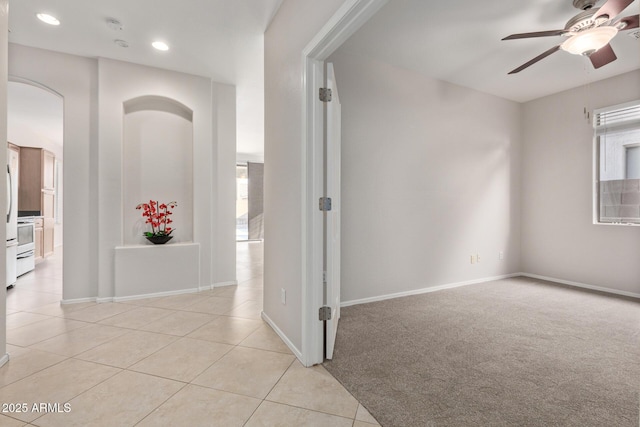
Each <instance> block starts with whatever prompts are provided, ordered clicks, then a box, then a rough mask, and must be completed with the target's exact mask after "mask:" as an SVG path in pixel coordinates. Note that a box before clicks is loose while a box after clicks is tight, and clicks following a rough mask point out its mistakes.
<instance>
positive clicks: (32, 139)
mask: <svg viewBox="0 0 640 427" xmlns="http://www.w3.org/2000/svg"><path fill="white" fill-rule="evenodd" d="M7 89H8V91H7V92H8V93H7V137H8V138H7V139H8V143H9V146H8V150H9V151H10V152H12V153H13V154H14V156H17V162H16V166H15V171H14V177H15V178H14V179H15V181H17V186H16V187H17V189H16V190H17V191H15V194H14V195H13V200H12V203H14V204H15V206H17V209H16V215H17V221H16V222H17V224H16V225H15V226H16V228H17V231H18V233H17V255H16V259H15V260H13V262H15V265H16V277H15V279H13V280H14V281H13V283H12V284H13V287H12V288H11V289H8V290H7V329H9V330H10V329H11V328H13V327H22V326H24V325H23V324H22V323H23V322H24V321H25V319H27V318H32V317H33V316H26V315H25V312H27V311H29V312H31V311H34V310H37V309H41V308H43V307H45V306H47V305H50V304H55V305H59V303H60V301H61V300H62V289H63V274H62V260H63V241H62V233H63V201H62V200H63V197H62V196H63V179H62V176H63V175H62V169H63V163H64V158H63V127H64V122H63V111H64V107H63V103H64V101H63V98H62V96H60V95H59V94H57V93H56V92H54V91H52V90H50V89H49V88H47V87H44V86H42V85H39V84H38V83H35V82H32V81H29V80H24V79H20V78H15V77H10V81H9V82H8V85H7ZM7 226H8V227H9V224H8V225H7ZM11 226H12V227H13V225H11ZM8 231H9V230H8ZM9 262H12V260H9V259H7V263H9ZM9 282H10V280H9V278H7V284H10V283H9Z"/></svg>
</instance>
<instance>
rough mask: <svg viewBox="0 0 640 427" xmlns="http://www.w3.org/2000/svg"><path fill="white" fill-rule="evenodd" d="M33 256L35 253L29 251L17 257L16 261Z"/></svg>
mask: <svg viewBox="0 0 640 427" xmlns="http://www.w3.org/2000/svg"><path fill="white" fill-rule="evenodd" d="M34 255H35V252H34V251H33V250H30V251H28V252H25V253H23V254H20V255H18V257H17V258H16V259H25V258H31V257H32V256H34Z"/></svg>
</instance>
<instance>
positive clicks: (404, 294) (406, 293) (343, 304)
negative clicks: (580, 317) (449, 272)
mask: <svg viewBox="0 0 640 427" xmlns="http://www.w3.org/2000/svg"><path fill="white" fill-rule="evenodd" d="M521 275H522V273H512V274H504V275H501V276H493V277H485V278H482V279H474V280H468V281H465V282H456V283H447V284H445V285H439V286H431V287H428V288H421V289H413V290H411V291H404V292H397V293H393V294H387V295H380V296H376V297H369V298H362V299H357V300H351V301H343V302H341V303H340V307H349V306H351V305H358V304H366V303H369V302H376V301H384V300H387V299H393V298H401V297H407V296H411V295H420V294H426V293H429V292H436V291H442V290H444V289H453V288H459V287H461V286H468V285H475V284H477V283H484V282H491V281H493V280H500V279H509V278H511V277H517V276H521Z"/></svg>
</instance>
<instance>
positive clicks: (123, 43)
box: [113, 39, 129, 47]
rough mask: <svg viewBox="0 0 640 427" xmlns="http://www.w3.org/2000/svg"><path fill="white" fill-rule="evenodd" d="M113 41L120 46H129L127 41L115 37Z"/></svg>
mask: <svg viewBox="0 0 640 427" xmlns="http://www.w3.org/2000/svg"><path fill="white" fill-rule="evenodd" d="M113 42H114V43H115V44H117V45H118V46H120V47H129V43H127V42H126V41H125V40H120V39H117V40H114V41H113Z"/></svg>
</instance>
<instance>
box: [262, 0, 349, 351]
mask: <svg viewBox="0 0 640 427" xmlns="http://www.w3.org/2000/svg"><path fill="white" fill-rule="evenodd" d="M342 3H343V0H324V1H317V0H285V1H284V2H283V3H282V5H281V6H280V9H279V10H278V13H277V14H276V16H275V17H274V19H273V21H272V22H271V24H270V26H269V28H268V29H267V32H266V33H265V43H264V44H265V159H264V162H265V172H264V173H265V176H264V199H265V205H264V209H265V217H264V221H265V241H264V253H265V255H264V312H265V314H266V315H267V316H269V318H270V319H271V320H273V322H274V323H275V324H276V326H277V327H278V328H280V330H282V332H283V333H284V334H285V335H286V336H287V338H289V340H290V341H291V342H292V344H293V345H294V346H295V347H296V348H297V349H298V350H300V349H301V345H302V287H303V283H304V278H303V275H302V270H301V265H302V257H301V254H302V247H303V245H304V240H303V232H302V222H301V219H302V213H303V202H304V201H303V198H302V194H303V193H302V182H303V177H302V169H301V165H302V164H303V162H304V159H303V158H302V152H301V148H302V144H303V139H302V117H301V116H302V81H303V66H302V65H303V63H302V50H303V49H304V48H305V46H306V45H307V44H308V43H309V41H310V40H311V38H312V37H313V36H315V35H316V34H317V33H318V31H319V30H320V29H321V28H322V26H323V25H324V24H325V23H326V22H327V21H328V20H329V18H330V17H331V16H332V15H333V14H334V13H335V12H336V10H337V9H338V7H340V5H341V4H342ZM281 288H283V289H285V290H286V292H287V303H286V305H282V303H281V302H280V289H281Z"/></svg>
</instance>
